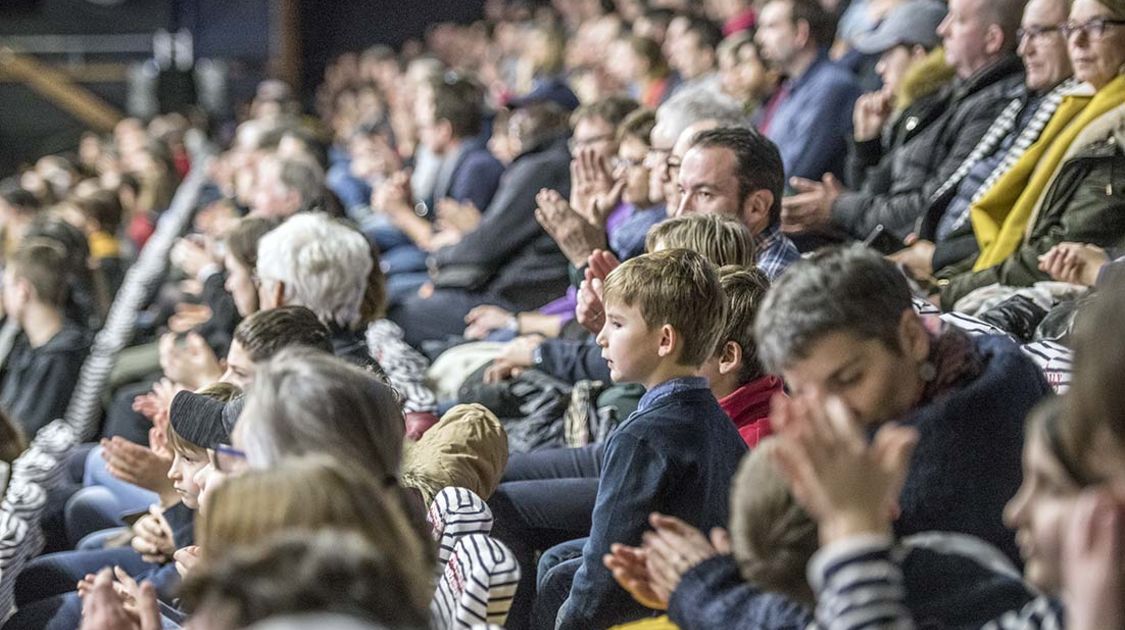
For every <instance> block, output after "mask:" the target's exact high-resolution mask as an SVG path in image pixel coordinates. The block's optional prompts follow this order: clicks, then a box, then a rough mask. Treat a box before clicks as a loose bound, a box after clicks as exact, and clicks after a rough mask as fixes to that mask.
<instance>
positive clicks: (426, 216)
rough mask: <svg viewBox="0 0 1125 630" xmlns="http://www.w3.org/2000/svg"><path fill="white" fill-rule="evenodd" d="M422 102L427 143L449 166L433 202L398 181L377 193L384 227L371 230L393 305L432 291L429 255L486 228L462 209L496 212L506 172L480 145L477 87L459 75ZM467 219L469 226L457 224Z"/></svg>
mask: <svg viewBox="0 0 1125 630" xmlns="http://www.w3.org/2000/svg"><path fill="white" fill-rule="evenodd" d="M417 99H418V100H417V102H416V105H415V108H416V112H415V117H416V123H417V125H418V128H419V137H420V139H421V141H422V144H423V145H424V146H425V147H426V148H427V149H429V151H430V152H431V153H432V154H433V155H434V156H436V157H437V158H439V159H440V160H441V168H440V169H439V170H438V172H437V178H436V181H435V182H434V190H433V194H432V196H431V197H430V198H428V199H414V196H413V191H412V190H410V186H409V176H408V175H407V174H406V173H400V174H398V175H396V176H392V177H391V178H390V180H389V181H386V182H384V183H383V184H382V185H380V186H378V187H377V188H376V190H375V192H374V197H373V209H374V210H375V212H376V213H379V214H380V215H382V216H383V217H385V218H384V220H382V221H379V220H376V221H375V223H372V224H368V225H367V226H366V228H365V229H366V230H367V231H368V232H369V233H370V234H371V235H372V236H373V237H374V241H375V244H376V245H378V247H379V250H380V252H381V262H382V265H383V270H384V272H385V273H386V274H387V275H388V284H389V296H388V298H389V301H390V303H391V304H395V303H397V302H398V301H399V300H401V299H403V298H405V297H406V296H408V295H410V294H411V293H413V292H414V291H417V290H418V287H420V286H421V285H422V284H424V283H425V280H426V277H425V271H426V254H425V252H432V251H434V250H436V249H438V248H439V247H440V246H441V245H442V244H449V243H452V242H453V241H454V240H455V239H456V238H457V235H458V234H460V233H463V232H465V231H468V230H469V229H471V226H472V225H473V223H474V222H476V221H479V212H478V213H476V215H477V216H475V217H474V213H473V211H472V210H461V204H464V205H468V206H472V208H473V209H484V208H488V205H489V203H490V202H491V201H492V197H493V196H494V195H495V193H496V190H497V187H498V186H499V183H500V175H501V173H503V171H504V167H503V165H501V164H500V162H499V161H497V159H496V158H495V157H493V156H492V154H491V153H489V151H488V148H487V147H486V146H485V144H484V142H483V141H482V140H481V138H480V136H481V132H482V129H483V124H484V112H483V108H484V102H483V95H482V93H481V90H480V88H479V87H478V86H477V85H475V84H474V83H473V82H472V81H470V80H469V79H467V78H465V77H461V76H459V75H457V74H456V73H452V72H451V73H447V74H446V75H445V76H443V77H440V78H436V79H434V80H432V81H430V82H428V83H427V84H424V85H423V86H422V89H421V90H419V93H418V95H417ZM415 202H417V203H415ZM450 202H455V203H450ZM419 204H422V205H419ZM419 209H421V210H422V212H421V213H419ZM466 213H467V214H468V215H469V217H468V219H467V221H468V222H467V223H466V222H464V221H460V222H459V221H456V219H457V218H458V216H461V215H465V214H466ZM388 223H389V225H388ZM443 232H444V234H443ZM404 239H405V240H404ZM403 274H410V275H409V276H404V275H403Z"/></svg>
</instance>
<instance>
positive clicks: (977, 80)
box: [952, 55, 1023, 101]
mask: <svg viewBox="0 0 1125 630" xmlns="http://www.w3.org/2000/svg"><path fill="white" fill-rule="evenodd" d="M1022 71H1023V62H1022V61H1020V58H1019V57H1017V56H1015V55H1006V56H1004V57H1002V58H1001V59H999V60H997V61H996V62H994V63H992V64H991V65H989V66H986V67H984V68H981V69H980V70H978V71H977V73H976V74H974V75H973V76H971V77H969V78H967V79H965V80H964V81H955V82H954V83H953V84H952V85H953V100H954V101H960V100H962V99H964V98H967V97H969V96H971V95H973V94H975V93H977V92H979V91H980V90H983V89H984V88H986V87H988V86H990V85H992V84H993V83H996V82H997V81H1000V80H1001V79H1005V78H1007V77H1009V76H1011V75H1013V74H1016V73H1019V72H1022Z"/></svg>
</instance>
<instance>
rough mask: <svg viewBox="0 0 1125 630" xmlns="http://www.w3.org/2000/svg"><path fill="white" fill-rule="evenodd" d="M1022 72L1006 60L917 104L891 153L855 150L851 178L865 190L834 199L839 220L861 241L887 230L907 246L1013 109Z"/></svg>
mask: <svg viewBox="0 0 1125 630" xmlns="http://www.w3.org/2000/svg"><path fill="white" fill-rule="evenodd" d="M1022 70H1023V66H1022V64H1021V63H1020V60H1019V58H1018V57H1015V56H1011V57H1005V58H1004V59H1002V60H1000V61H997V62H996V63H994V64H993V65H991V66H989V67H988V68H985V69H984V70H981V71H980V72H978V73H977V74H975V75H974V76H972V77H970V78H969V79H967V80H965V81H956V82H954V83H951V84H949V85H947V86H946V87H944V88H942V89H941V90H940V91H939V92H938V93H937V94H934V95H932V96H930V97H928V98H925V99H923V100H921V101H919V102H918V103H916V104H915V105H913V106H912V107H911V108H910V109H909V110H907V112H906V113H904V114H903V116H902V117H901V118H900V119H899V121H898V122H897V123H896V129H895V133H896V134H898V138H896V140H895V141H893V142H892V143H891V144H890V145H889V146H890V147H891V150H890V151H889V152H888V151H884V149H883V145H882V143H880V141H878V140H874V141H871V142H864V143H857V144H853V147H852V150H853V152H854V154H855V155H854V156H852V159H851V162H850V163H849V172H850V174H851V175H850V178H851V179H853V180H862V186H861V188H860V189H859V190H858V191H854V192H845V193H843V194H841V195H840V196H839V197H838V198H837V199H836V202H835V203H834V204H833V206H832V220H833V222H835V223H836V224H837V225H839V226H840V227H842V228H843V229H844V230H845V231H846V232H847V233H848V234H849V235H850V236H852V237H853V238H856V239H863V238H866V237H867V236H868V235H869V234H870V233H871V232H872V231H873V230H874V229H875V227H876V226H878V225H882V226H883V228H884V229H885V230H886V232H887V233H888V234H890V235H891V236H892V237H894V238H895V239H897V241H898V242H901V241H902V239H904V238H905V237H906V236H907V234H909V233H910V232H911V230H912V229H913V228H914V226H915V224H916V223H917V221H918V217H920V216H921V214H922V212H924V211H925V209H926V205H927V202H928V200H929V198H930V197H931V196H932V195H933V194H934V193H935V192H936V191H937V189H938V187H940V186H941V184H942V183H943V182H945V180H947V179H949V177H950V176H951V175H952V174H953V172H954V171H956V170H957V167H958V166H960V165H961V163H962V162H963V161H964V160H965V158H967V157H968V156H969V154H970V153H971V152H972V150H973V148H974V147H975V146H976V145H977V143H978V142H979V141H980V139H981V136H983V135H984V133H985V132H986V131H987V130H988V128H989V127H990V126H991V125H992V122H993V121H994V120H995V119H996V117H997V116H998V115H999V114H1000V112H1001V111H1002V110H1003V109H1004V107H1005V106H1006V105H1007V104H1008V102H1009V100H1010V99H1007V98H1006V95H1007V94H1008V92H1009V91H1010V90H1011V89H1012V87H1013V86H1015V85H1018V84H1020V83H1022V82H1023V72H1022ZM865 165H868V166H867V168H863V167H864V166H865Z"/></svg>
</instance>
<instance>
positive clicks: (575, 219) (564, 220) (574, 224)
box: [535, 189, 606, 267]
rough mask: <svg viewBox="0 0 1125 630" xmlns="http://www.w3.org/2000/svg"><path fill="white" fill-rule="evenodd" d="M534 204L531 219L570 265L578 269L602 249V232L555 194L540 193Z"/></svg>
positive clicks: (603, 242) (602, 230)
mask: <svg viewBox="0 0 1125 630" xmlns="http://www.w3.org/2000/svg"><path fill="white" fill-rule="evenodd" d="M535 202H536V204H538V207H537V208H536V209H535V219H536V220H537V221H539V225H541V226H543V229H544V230H545V231H546V232H547V234H550V235H551V238H553V239H554V240H555V243H557V244H558V246H559V249H561V250H562V253H563V254H564V255H565V256H566V258H567V260H569V261H570V263H571V264H572V265H574V266H575V267H581V266H582V265H583V264H585V263H586V259H587V258H589V257H590V254H592V253H593V252H594V250H596V249H605V247H606V235H605V229H604V228H602V227H598V226H596V225H594V224H592V223H590V222H589V221H588V220H586V219H585V218H583V217H582V216H581V215H580V214H578V213H577V212H575V211H574V209H573V208H572V207H571V206H570V204H568V203H567V202H566V200H565V199H563V198H562V195H560V194H559V193H558V191H555V190H547V189H543V190H540V191H539V194H538V195H536V196H535Z"/></svg>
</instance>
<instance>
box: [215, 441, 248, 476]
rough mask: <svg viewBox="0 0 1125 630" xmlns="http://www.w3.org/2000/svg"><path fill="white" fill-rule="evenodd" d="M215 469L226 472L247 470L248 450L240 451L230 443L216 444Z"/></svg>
mask: <svg viewBox="0 0 1125 630" xmlns="http://www.w3.org/2000/svg"><path fill="white" fill-rule="evenodd" d="M214 463H215V470H217V471H219V472H224V473H233V472H238V471H241V470H245V469H246V466H247V462H246V452H245V451H240V450H238V449H237V448H235V447H233V446H231V445H230V444H216V445H215V462H214Z"/></svg>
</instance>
